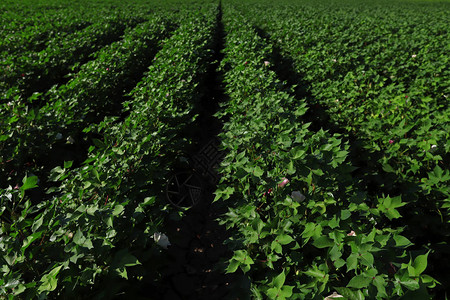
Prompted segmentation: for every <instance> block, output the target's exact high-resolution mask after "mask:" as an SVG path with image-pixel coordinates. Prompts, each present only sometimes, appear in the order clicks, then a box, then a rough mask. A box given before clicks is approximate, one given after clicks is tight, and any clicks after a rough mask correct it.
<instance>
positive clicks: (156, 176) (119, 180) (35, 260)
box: [0, 5, 217, 297]
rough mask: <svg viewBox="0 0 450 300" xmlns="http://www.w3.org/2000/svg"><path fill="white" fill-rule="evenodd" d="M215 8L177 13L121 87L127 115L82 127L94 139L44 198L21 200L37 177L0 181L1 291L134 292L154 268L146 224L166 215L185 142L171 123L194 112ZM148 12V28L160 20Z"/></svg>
mask: <svg viewBox="0 0 450 300" xmlns="http://www.w3.org/2000/svg"><path fill="white" fill-rule="evenodd" d="M216 15H217V6H215V5H214V6H204V7H202V8H201V9H199V10H194V9H193V10H192V11H191V10H189V9H184V10H183V11H182V12H180V13H179V15H178V21H179V22H180V24H179V28H178V29H177V30H175V31H174V32H173V34H172V36H171V37H170V38H168V39H166V40H165V41H164V44H163V47H162V49H161V50H160V51H158V53H157V55H156V57H155V58H154V60H153V63H152V64H151V66H150V67H149V69H148V71H147V73H146V74H145V76H144V78H143V79H142V80H141V81H140V82H139V84H138V85H137V86H136V87H135V89H134V90H133V91H132V92H131V93H130V97H131V100H129V101H127V109H128V113H129V115H128V116H127V117H126V118H125V119H124V120H123V121H121V120H119V119H118V118H117V117H109V118H106V119H105V120H104V121H103V122H102V123H100V124H98V125H96V126H91V127H90V130H95V131H97V133H98V134H99V135H100V136H101V137H102V138H101V139H98V140H95V141H94V144H95V146H94V145H93V146H92V147H91V149H90V152H89V157H88V159H87V160H86V161H85V162H84V163H83V165H82V166H81V167H78V168H73V167H72V166H71V165H72V163H71V162H66V163H65V164H64V167H57V168H55V169H54V170H53V171H52V176H51V179H52V180H55V181H58V183H59V185H58V186H57V187H54V188H52V189H51V190H49V191H48V192H49V193H50V194H49V195H48V196H46V199H43V200H42V201H41V202H40V203H39V204H32V203H31V202H30V201H29V200H24V196H25V199H26V195H25V194H26V193H28V189H30V188H32V187H34V186H35V185H36V184H37V178H36V177H27V178H25V179H24V184H23V185H22V186H21V187H20V188H19V189H18V190H15V189H13V188H9V189H6V190H2V193H1V197H2V202H3V204H6V210H5V209H4V212H3V215H2V226H3V227H2V232H3V233H2V235H3V238H2V241H1V248H2V249H7V255H6V256H5V257H6V258H5V259H2V260H1V263H2V276H1V278H2V279H1V280H0V286H1V287H2V293H3V294H6V295H10V294H20V293H23V294H24V295H27V297H33V295H37V294H40V295H45V294H48V295H50V294H51V295H52V296H57V295H59V296H62V295H66V296H67V295H69V293H73V292H74V291H77V294H78V295H81V294H83V295H97V296H98V297H112V296H113V295H114V294H115V293H117V292H119V291H121V290H124V289H127V287H128V288H129V287H130V285H131V284H134V285H133V286H132V287H133V288H132V289H130V291H131V292H134V293H136V292H137V291H136V285H139V283H140V281H139V280H142V278H143V277H144V278H146V280H147V281H148V282H153V280H154V278H155V276H156V277H157V276H158V275H157V274H156V273H155V272H157V269H158V267H159V266H160V264H161V263H162V261H161V255H160V251H161V250H160V249H159V248H158V246H156V244H155V243H154V241H153V233H155V232H157V231H161V228H160V227H161V226H162V225H161V224H162V222H163V220H164V215H165V214H164V212H163V211H164V209H165V207H166V203H165V202H164V201H163V200H162V198H161V195H162V190H163V187H162V183H163V182H164V180H165V179H164V176H165V174H167V172H168V170H169V168H170V164H171V162H172V161H173V160H174V159H176V156H177V155H179V154H178V153H179V152H180V150H182V149H183V148H184V147H185V146H186V145H187V144H188V143H189V141H188V140H186V139H185V138H184V139H183V137H181V136H180V132H181V130H182V129H183V128H185V127H186V126H188V125H189V124H190V123H191V122H192V120H193V118H194V115H193V114H192V109H193V107H194V105H195V101H196V99H197V98H198V97H197V95H199V93H200V89H201V87H200V86H198V84H197V82H199V81H202V76H204V74H205V70H206V68H207V66H208V63H209V60H210V59H211V51H210V50H209V49H210V47H211V45H212V39H213V37H214V31H215V30H216V26H217V24H216ZM157 21H160V22H161V20H158V19H157V18H156V19H154V20H153V22H154V23H153V24H154V25H152V26H153V27H155V28H158V26H162V25H161V24H162V23H163V22H161V24H159V23H158V22H157ZM148 26H149V25H147V29H149V28H148ZM144 29H146V26H145V25H143V26H142V27H141V31H140V33H141V35H142V34H144V32H143V31H142V30H144ZM138 32H139V31H138V30H136V34H137V33H138ZM135 37H137V36H135ZM136 43H137V42H135V46H136ZM142 43H144V42H142ZM114 67H115V66H114V65H112V66H110V68H111V69H113V70H114ZM102 69H103V66H102ZM102 71H103V72H105V73H106V72H107V71H108V70H102ZM117 71H119V70H117ZM8 218H9V219H10V221H9V222H5V221H4V220H8ZM31 264H32V266H33V267H32V268H31V267H30V266H31ZM139 278H140V279H139ZM93 284H96V286H95V288H93Z"/></svg>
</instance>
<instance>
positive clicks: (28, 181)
mask: <svg viewBox="0 0 450 300" xmlns="http://www.w3.org/2000/svg"><path fill="white" fill-rule="evenodd" d="M22 182H23V185H22V186H21V187H20V190H21V191H26V190H29V189H32V188H35V187H37V182H38V178H37V176H31V177H26V176H25V177H24V178H23V180H22Z"/></svg>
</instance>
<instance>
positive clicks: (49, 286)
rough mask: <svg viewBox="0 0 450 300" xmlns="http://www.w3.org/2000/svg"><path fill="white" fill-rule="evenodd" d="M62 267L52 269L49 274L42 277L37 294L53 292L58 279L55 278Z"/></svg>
mask: <svg viewBox="0 0 450 300" xmlns="http://www.w3.org/2000/svg"><path fill="white" fill-rule="evenodd" d="M61 268H62V266H58V267H56V268H53V269H52V270H51V271H50V273H48V274H45V275H44V276H42V278H41V280H40V282H42V283H41V285H40V286H39V289H38V291H39V292H41V293H42V292H45V291H49V292H51V291H54V290H55V289H56V287H57V286H58V279H57V278H56V276H57V275H58V273H59V271H60V270H61Z"/></svg>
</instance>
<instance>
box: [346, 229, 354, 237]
mask: <svg viewBox="0 0 450 300" xmlns="http://www.w3.org/2000/svg"><path fill="white" fill-rule="evenodd" d="M347 236H356V232H355V231H354V230H352V231H350V232H349V233H347Z"/></svg>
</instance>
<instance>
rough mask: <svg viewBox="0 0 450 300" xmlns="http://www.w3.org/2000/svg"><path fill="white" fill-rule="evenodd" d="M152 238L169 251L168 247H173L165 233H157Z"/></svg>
mask: <svg viewBox="0 0 450 300" xmlns="http://www.w3.org/2000/svg"><path fill="white" fill-rule="evenodd" d="M152 237H153V239H154V240H155V242H156V243H157V244H158V245H159V246H161V247H162V248H164V249H167V247H168V246H170V245H171V244H170V241H169V238H168V237H167V235H165V234H164V233H161V232H155V233H154V234H153V236H152Z"/></svg>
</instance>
